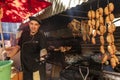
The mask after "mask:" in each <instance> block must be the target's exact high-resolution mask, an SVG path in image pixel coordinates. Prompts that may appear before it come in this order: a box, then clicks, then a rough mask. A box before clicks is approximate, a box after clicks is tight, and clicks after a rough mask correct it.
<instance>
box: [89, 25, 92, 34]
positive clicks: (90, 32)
mask: <svg viewBox="0 0 120 80" xmlns="http://www.w3.org/2000/svg"><path fill="white" fill-rule="evenodd" d="M92 32H93V28H92V27H90V31H89V35H91V34H92Z"/></svg>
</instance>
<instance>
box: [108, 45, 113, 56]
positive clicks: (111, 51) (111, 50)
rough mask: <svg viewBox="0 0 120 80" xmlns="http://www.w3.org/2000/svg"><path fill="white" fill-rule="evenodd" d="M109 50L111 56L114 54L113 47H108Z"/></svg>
mask: <svg viewBox="0 0 120 80" xmlns="http://www.w3.org/2000/svg"><path fill="white" fill-rule="evenodd" d="M107 50H108V52H109V53H110V54H111V55H113V54H114V51H113V48H112V46H111V45H108V46H107Z"/></svg>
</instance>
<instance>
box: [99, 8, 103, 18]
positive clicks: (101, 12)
mask: <svg viewBox="0 0 120 80" xmlns="http://www.w3.org/2000/svg"><path fill="white" fill-rule="evenodd" d="M99 15H100V16H103V8H102V7H100V8H99Z"/></svg>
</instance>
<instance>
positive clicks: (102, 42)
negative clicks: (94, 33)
mask: <svg viewBox="0 0 120 80" xmlns="http://www.w3.org/2000/svg"><path fill="white" fill-rule="evenodd" d="M100 43H101V45H104V43H105V40H104V36H100Z"/></svg>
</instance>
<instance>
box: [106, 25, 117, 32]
mask: <svg viewBox="0 0 120 80" xmlns="http://www.w3.org/2000/svg"><path fill="white" fill-rule="evenodd" d="M115 29H116V27H115V24H110V25H108V32H109V33H113V32H114V31H115Z"/></svg>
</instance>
